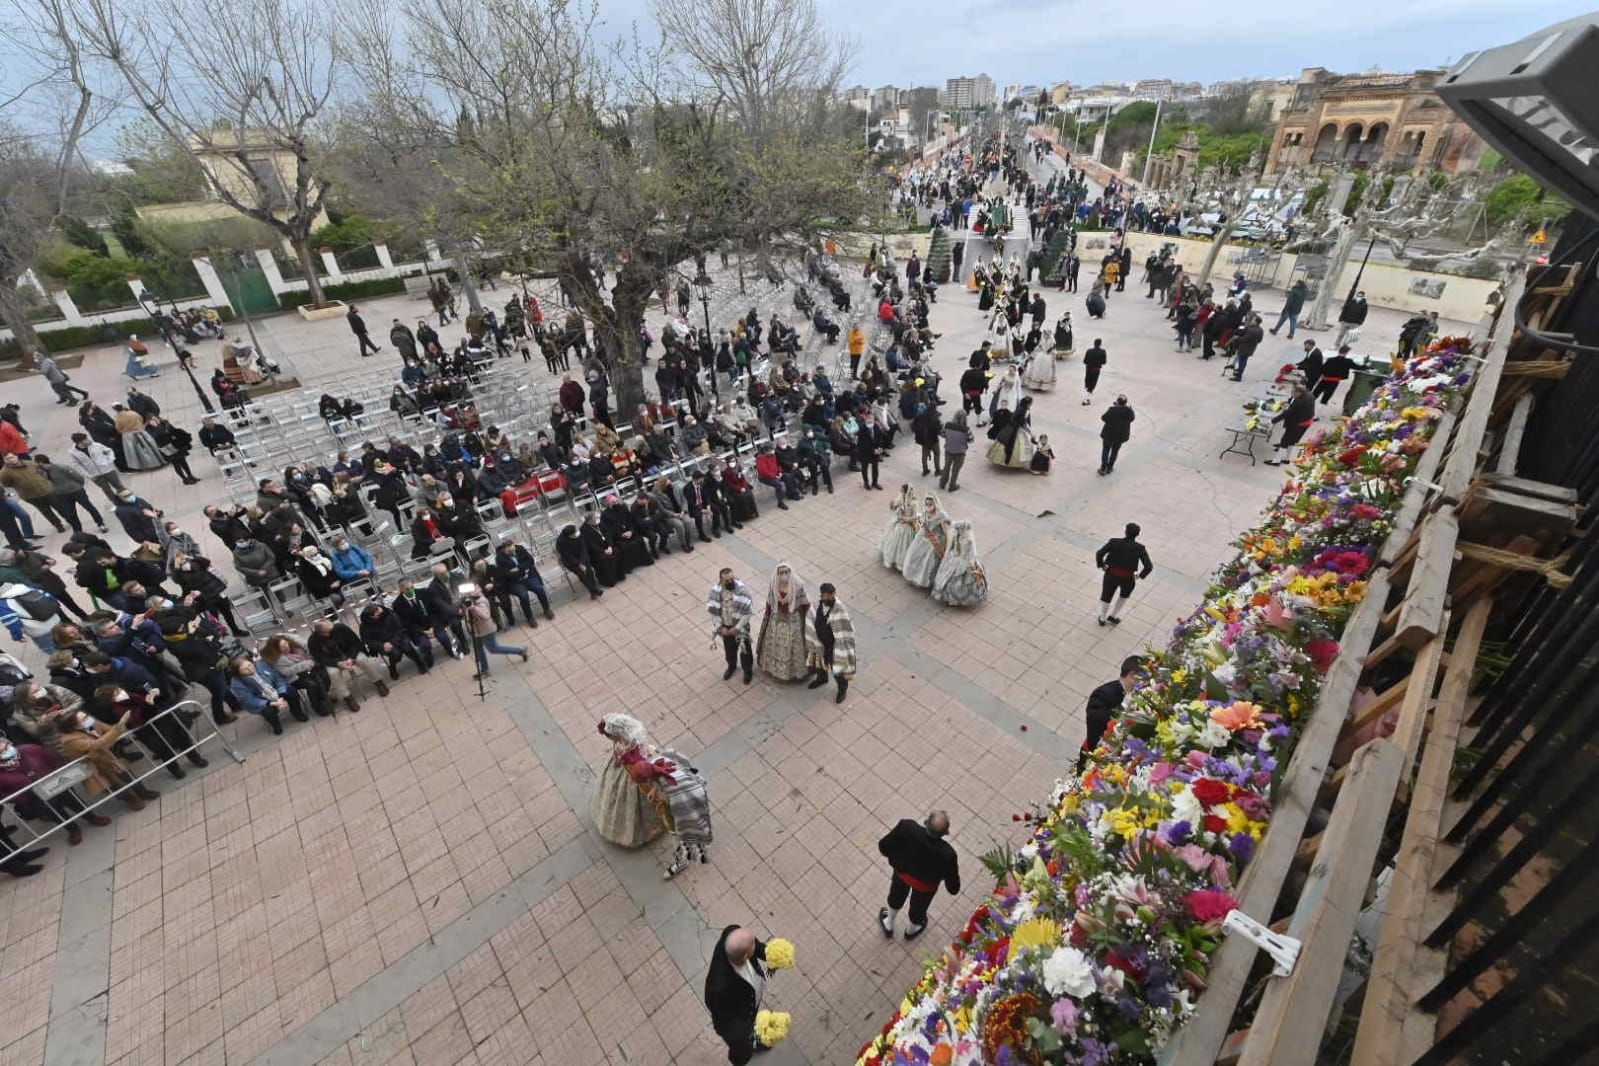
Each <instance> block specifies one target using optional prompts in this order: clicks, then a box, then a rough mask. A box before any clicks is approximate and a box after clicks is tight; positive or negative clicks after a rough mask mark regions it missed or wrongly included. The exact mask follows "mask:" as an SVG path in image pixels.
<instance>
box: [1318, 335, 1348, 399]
mask: <svg viewBox="0 0 1599 1066" xmlns="http://www.w3.org/2000/svg"><path fill="white" fill-rule="evenodd" d="M1354 370H1355V361H1354V360H1353V359H1351V358H1349V345H1347V344H1346V345H1344V346H1343V347H1342V348H1339V349H1338V354H1337V355H1335V356H1333V357H1332V358H1331V359H1329V360H1327V361H1326V362H1325V363H1323V364H1322V365H1321V380H1320V381H1318V382H1317V383H1316V387H1315V388H1314V389H1312V390H1311V394H1312V395H1313V396H1315V397H1316V399H1317V400H1319V401H1320V402H1322V403H1332V398H1333V393H1335V392H1337V391H1338V386H1340V385H1342V384H1343V383H1344V381H1345V380H1346V379H1347V378H1348V377H1349V375H1350V374H1352V373H1354Z"/></svg>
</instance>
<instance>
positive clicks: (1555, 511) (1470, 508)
mask: <svg viewBox="0 0 1599 1066" xmlns="http://www.w3.org/2000/svg"><path fill="white" fill-rule="evenodd" d="M1459 512H1460V528H1461V529H1462V530H1463V531H1464V533H1465V537H1466V539H1467V540H1474V541H1478V542H1480V543H1484V544H1487V543H1500V544H1502V543H1504V542H1505V540H1506V539H1507V538H1509V537H1511V536H1514V535H1516V534H1528V535H1531V536H1534V537H1536V538H1538V539H1539V540H1540V541H1542V542H1543V543H1545V544H1558V543H1559V542H1560V541H1562V540H1564V539H1565V538H1566V535H1567V534H1569V533H1570V532H1571V529H1572V527H1573V526H1575V525H1576V524H1577V506H1576V504H1574V503H1563V502H1559V501H1556V500H1550V499H1545V498H1542V497H1539V496H1523V495H1522V494H1521V493H1519V492H1510V491H1508V490H1506V489H1502V488H1496V487H1494V486H1492V485H1490V484H1488V483H1486V482H1478V483H1477V484H1476V485H1475V486H1473V488H1472V490H1471V493H1470V494H1469V495H1468V496H1467V497H1466V500H1465V502H1463V503H1462V504H1461V505H1460V508H1459Z"/></svg>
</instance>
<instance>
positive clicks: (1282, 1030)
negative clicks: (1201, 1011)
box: [1238, 740, 1404, 1066]
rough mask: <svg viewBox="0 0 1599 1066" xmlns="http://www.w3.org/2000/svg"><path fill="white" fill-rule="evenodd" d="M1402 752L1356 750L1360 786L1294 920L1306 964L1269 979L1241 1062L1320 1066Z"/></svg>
mask: <svg viewBox="0 0 1599 1066" xmlns="http://www.w3.org/2000/svg"><path fill="white" fill-rule="evenodd" d="M1403 757H1404V756H1403V753H1402V752H1401V751H1400V750H1399V748H1398V747H1396V746H1395V745H1393V744H1390V743H1389V742H1388V741H1386V740H1374V741H1372V742H1371V743H1370V744H1367V745H1366V746H1365V747H1363V748H1361V749H1360V750H1359V751H1357V752H1355V757H1354V759H1353V760H1352V762H1351V769H1350V771H1349V783H1350V784H1351V785H1352V786H1354V787H1352V788H1346V789H1344V790H1342V791H1341V792H1339V794H1338V802H1337V803H1336V804H1335V805H1334V806H1333V812H1332V818H1331V819H1330V820H1329V821H1328V823H1327V829H1326V831H1325V832H1324V833H1323V834H1322V836H1323V838H1324V842H1323V845H1322V848H1321V850H1320V852H1319V853H1318V854H1317V857H1316V863H1315V865H1314V866H1312V867H1311V870H1310V875H1309V877H1308V878H1307V879H1306V881H1305V887H1304V890H1303V891H1302V892H1301V893H1300V896H1299V905H1298V906H1297V907H1295V908H1294V917H1293V920H1292V921H1291V922H1290V923H1289V925H1288V935H1289V936H1291V937H1295V938H1297V939H1298V940H1299V941H1300V949H1299V961H1298V962H1297V963H1296V964H1295V966H1294V972H1293V973H1291V974H1289V975H1288V976H1287V977H1274V978H1271V979H1270V980H1269V981H1268V982H1267V984H1266V992H1265V995H1264V996H1262V997H1261V1001H1260V1007H1259V1008H1258V1009H1257V1010H1256V1011H1255V1018H1254V1021H1253V1022H1251V1023H1250V1027H1249V1040H1248V1042H1247V1043H1245V1045H1244V1053H1243V1055H1242V1056H1241V1057H1240V1058H1239V1060H1238V1061H1239V1066H1314V1063H1315V1062H1316V1058H1317V1055H1318V1054H1319V1053H1320V1051H1321V1045H1322V1036H1323V1034H1324V1033H1325V1032H1326V1029H1327V1017H1328V1015H1329V1014H1330V1013H1331V1011H1332V1005H1333V999H1334V997H1335V996H1336V994H1337V992H1338V982H1339V981H1340V980H1341V979H1342V978H1343V972H1344V967H1343V961H1344V957H1345V956H1346V955H1347V954H1348V953H1349V940H1350V937H1352V936H1353V935H1354V932H1355V919H1356V918H1358V917H1359V916H1360V910H1361V906H1362V905H1363V904H1364V902H1365V898H1366V888H1367V886H1368V885H1369V884H1370V883H1371V868H1372V864H1373V863H1374V862H1375V861H1376V858H1377V848H1378V847H1379V846H1380V845H1381V843H1382V835H1383V827H1384V825H1386V824H1387V821H1388V810H1389V807H1390V806H1391V805H1392V803H1393V797H1394V788H1395V786H1397V785H1398V784H1399V775H1400V772H1401V769H1402V760H1403Z"/></svg>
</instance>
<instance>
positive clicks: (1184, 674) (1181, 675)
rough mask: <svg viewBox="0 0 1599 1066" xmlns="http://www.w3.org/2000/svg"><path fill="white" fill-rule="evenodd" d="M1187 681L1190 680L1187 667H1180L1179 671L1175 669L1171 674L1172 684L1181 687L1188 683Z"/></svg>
mask: <svg viewBox="0 0 1599 1066" xmlns="http://www.w3.org/2000/svg"><path fill="white" fill-rule="evenodd" d="M1187 680H1188V668H1187V667H1185V666H1180V667H1178V668H1177V669H1175V670H1173V671H1172V672H1171V683H1172V684H1174V685H1180V684H1182V683H1183V682H1184V681H1187Z"/></svg>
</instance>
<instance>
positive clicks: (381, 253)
mask: <svg viewBox="0 0 1599 1066" xmlns="http://www.w3.org/2000/svg"><path fill="white" fill-rule="evenodd" d="M372 248H373V250H374V251H376V252H377V253H378V266H380V267H382V268H383V269H384V270H386V271H388V272H389V276H390V277H393V276H394V257H393V256H392V255H390V254H389V246H388V245H386V244H384V243H383V242H382V241H374V242H373V243H372Z"/></svg>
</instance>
